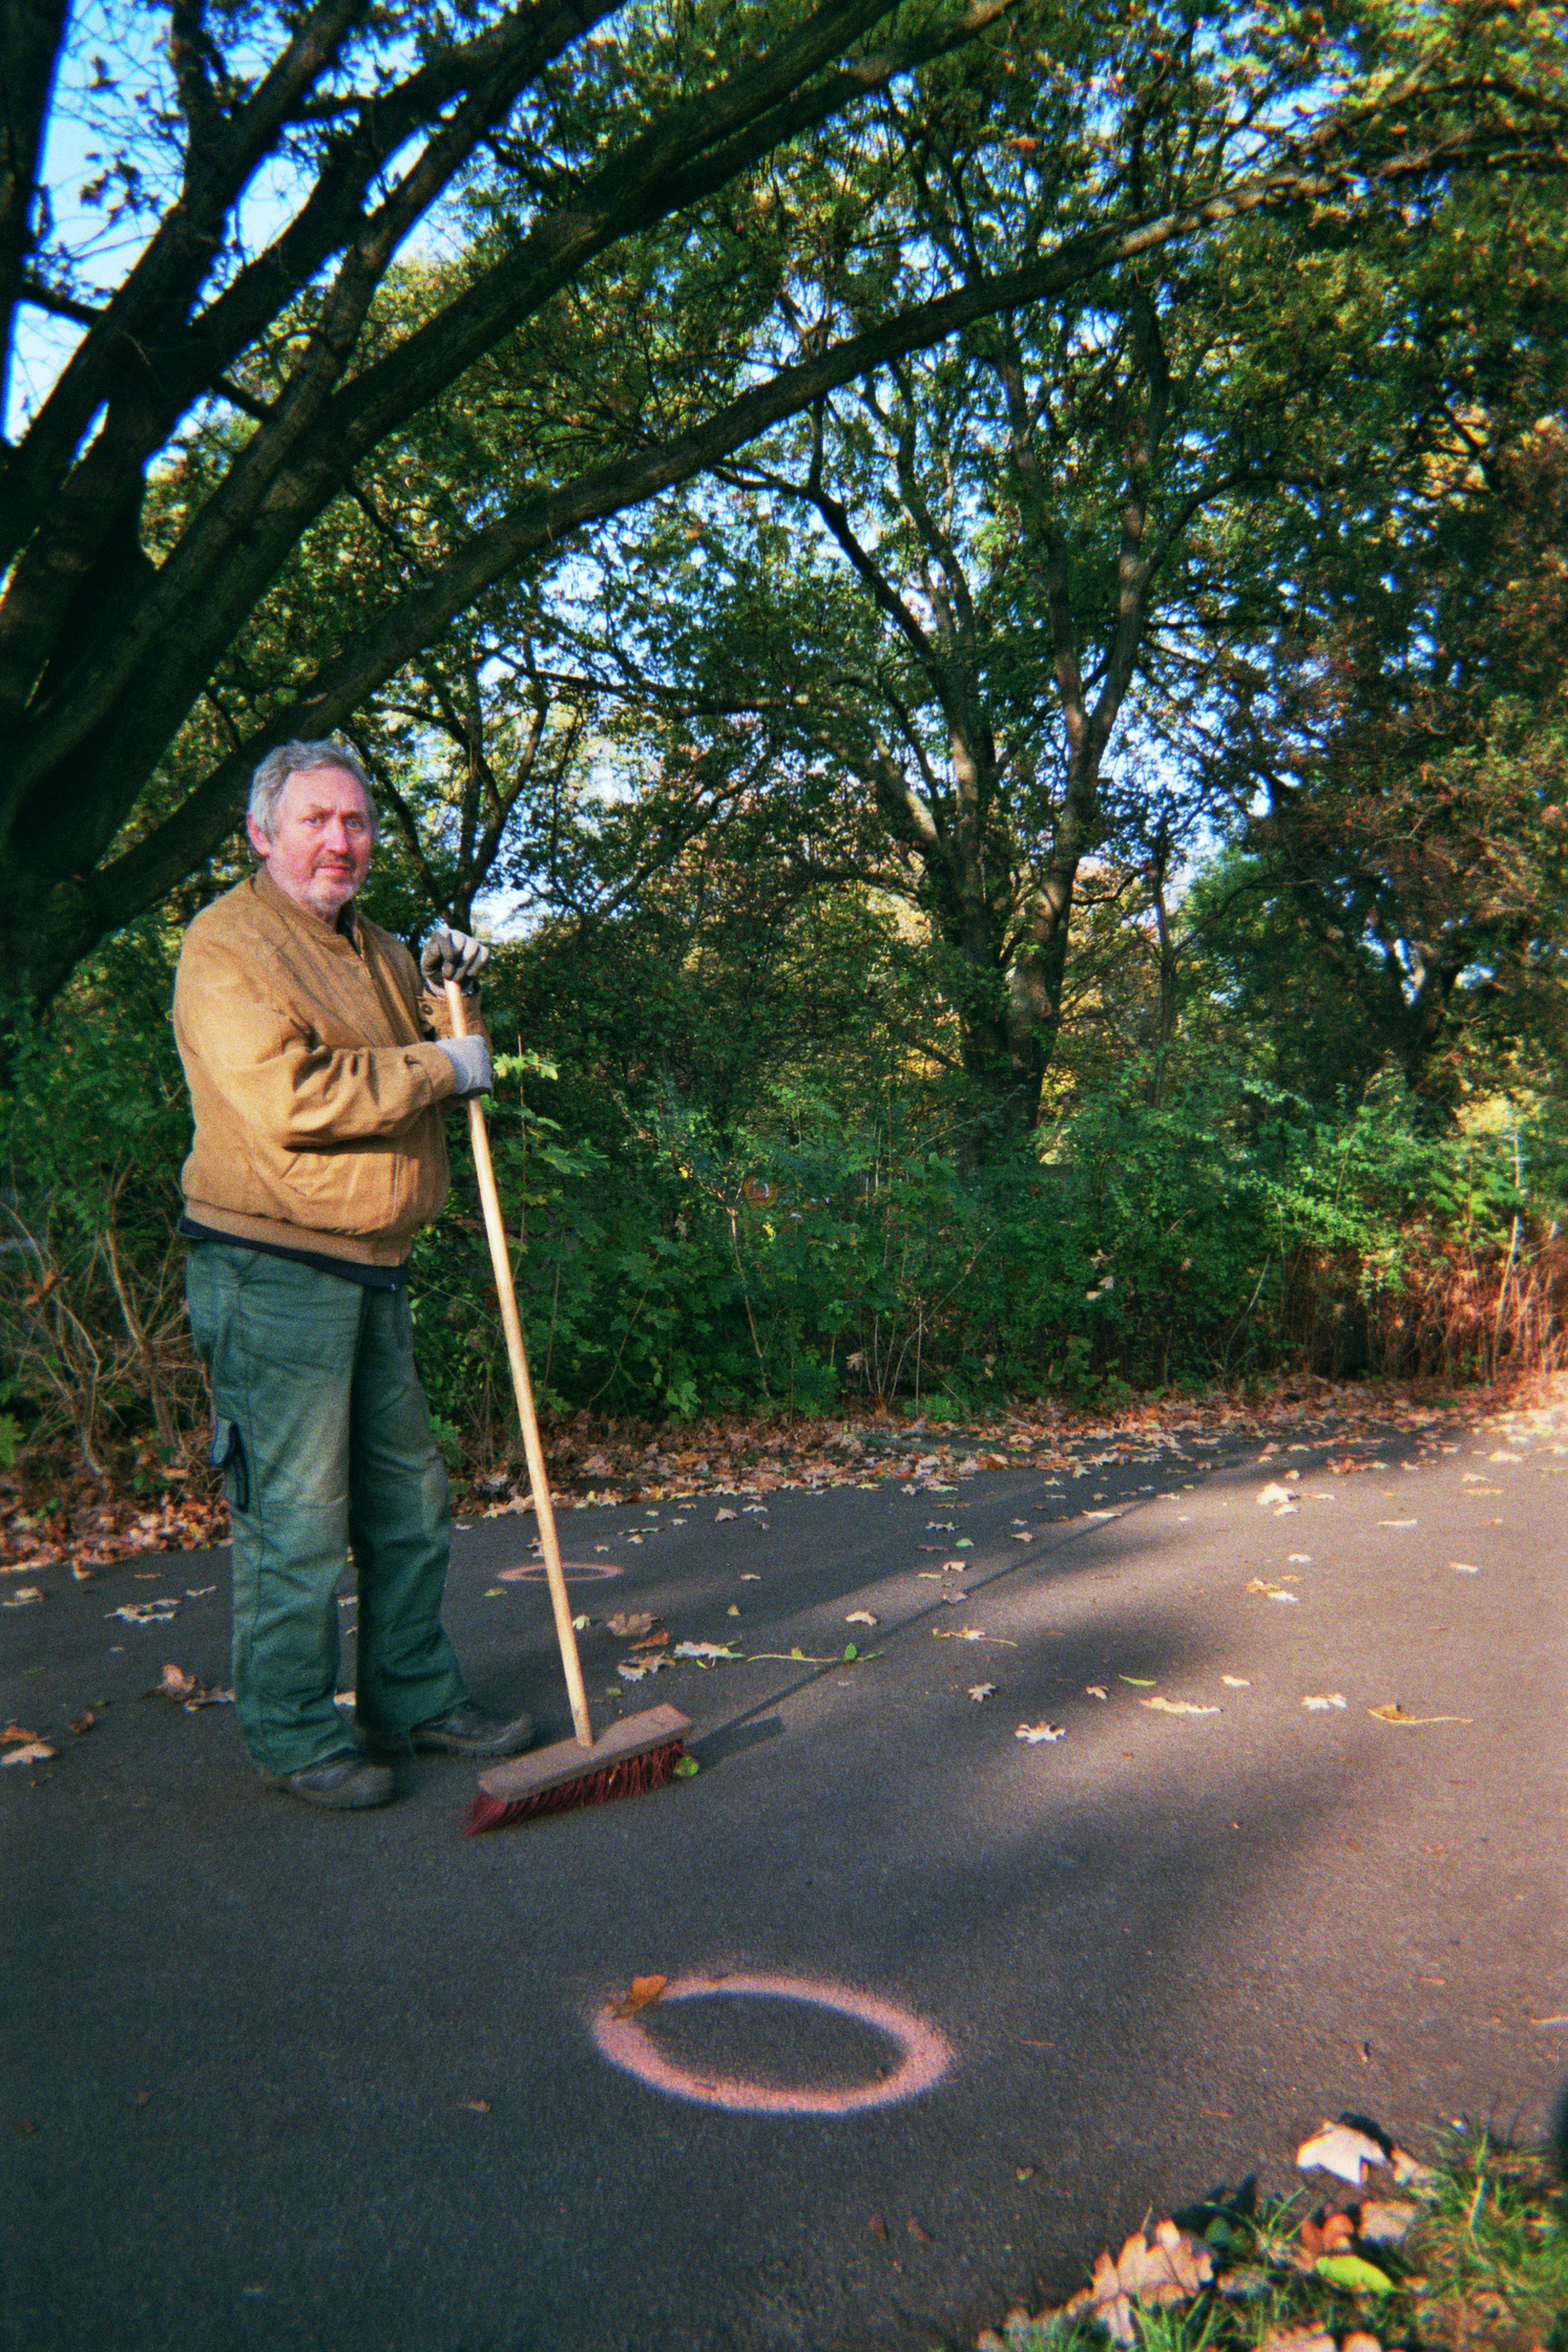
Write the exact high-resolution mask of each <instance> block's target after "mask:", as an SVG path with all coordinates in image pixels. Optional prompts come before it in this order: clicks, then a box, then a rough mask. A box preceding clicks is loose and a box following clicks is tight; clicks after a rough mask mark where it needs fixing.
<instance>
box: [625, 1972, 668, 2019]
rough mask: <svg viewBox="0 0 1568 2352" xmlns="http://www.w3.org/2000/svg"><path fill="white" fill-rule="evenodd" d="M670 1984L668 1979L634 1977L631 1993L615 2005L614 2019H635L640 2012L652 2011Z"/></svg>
mask: <svg viewBox="0 0 1568 2352" xmlns="http://www.w3.org/2000/svg"><path fill="white" fill-rule="evenodd" d="M668 1983H669V1979H668V1978H667V1977H633V1979H632V1981H631V1990H630V1992H628V1993H627V1994H626V1996H625V1998H624V1999H623V2000H619V2001H617V2002H616V2003H615V2006H614V2008H613V2011H612V2013H611V2014H612V2015H613V2016H614V2017H635V2016H636V2015H637V2014H638V2012H639V2010H642V2009H651V2008H652V2007H653V2005H654V2003H655V2001H657V2000H658V1998H659V1996H660V1994H661V1993H662V1991H663V1989H664V1986H665V1985H667V1984H668Z"/></svg>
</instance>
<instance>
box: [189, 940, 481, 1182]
mask: <svg viewBox="0 0 1568 2352" xmlns="http://www.w3.org/2000/svg"><path fill="white" fill-rule="evenodd" d="M283 998H284V992H283V991H282V990H281V989H278V988H274V987H270V986H269V984H268V977H267V975H266V973H265V972H261V973H259V972H258V969H257V964H256V959H255V957H254V956H240V955H237V954H236V953H235V952H234V951H233V949H232V948H230V947H229V946H227V945H226V944H225V943H223V942H222V941H221V940H209V939H203V938H201V937H199V936H198V937H194V938H189V939H187V941H186V945H185V950H184V953H183V954H182V956H180V959H179V971H178V975H177V977H176V980H175V983H174V1031H175V1036H176V1038H177V1040H178V1044H179V1050H180V1054H181V1057H182V1059H183V1060H184V1062H185V1066H186V1070H187V1072H188V1073H189V1075H190V1077H191V1079H192V1082H193V1085H192V1092H193V1093H194V1092H195V1091H196V1086H195V1082H196V1080H197V1079H198V1077H199V1079H200V1080H201V1081H202V1082H203V1083H204V1085H205V1088H206V1089H207V1090H209V1091H210V1092H211V1094H212V1095H215V1096H217V1097H218V1098H219V1099H220V1100H221V1101H222V1102H223V1103H225V1104H226V1105H227V1106H228V1108H229V1110H230V1111H231V1112H232V1114H233V1116H234V1117H235V1118H236V1119H237V1120H238V1121H239V1122H240V1123H241V1125H242V1126H243V1127H247V1128H250V1129H251V1130H252V1131H260V1132H261V1133H262V1134H263V1135H265V1136H266V1137H267V1138H268V1139H269V1140H270V1142H271V1143H272V1144H273V1145H274V1146H279V1147H281V1148H282V1149H283V1150H284V1151H289V1152H311V1151H324V1150H327V1149H329V1148H330V1147H332V1146H333V1145H337V1144H346V1143H364V1142H369V1141H371V1140H373V1139H374V1138H376V1137H391V1136H396V1135H401V1134H402V1133H403V1131H404V1130H405V1128H407V1127H409V1126H411V1125H412V1124H413V1122H414V1121H415V1120H416V1119H417V1117H418V1116H419V1114H420V1112H421V1111H425V1110H428V1109H429V1108H430V1107H431V1105H432V1104H433V1103H440V1102H442V1101H444V1100H445V1099H446V1097H447V1096H449V1095H450V1094H451V1093H452V1092H453V1090H454V1088H455V1086H456V1084H457V1080H456V1076H455V1074H454V1072H453V1068H452V1064H451V1062H450V1061H449V1060H448V1059H447V1057H446V1055H445V1054H443V1053H442V1051H441V1049H440V1047H439V1046H436V1045H429V1044H425V1043H423V1042H420V1043H417V1044H414V1045H407V1046H327V1045H325V1044H322V1043H319V1042H316V1041H314V1040H313V1036H312V1032H311V1029H310V1026H309V1024H308V1022H307V1020H306V1018H305V1016H304V1014H303V1013H302V1012H301V1011H300V1010H299V1009H298V1008H297V1007H293V1006H290V1005H288V1004H287V1003H286V1002H284V1001H283Z"/></svg>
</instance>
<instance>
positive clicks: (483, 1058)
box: [435, 931, 491, 1103]
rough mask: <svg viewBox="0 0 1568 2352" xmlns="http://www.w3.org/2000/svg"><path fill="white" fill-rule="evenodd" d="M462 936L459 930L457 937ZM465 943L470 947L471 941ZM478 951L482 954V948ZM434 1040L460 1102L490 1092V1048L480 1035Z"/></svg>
mask: <svg viewBox="0 0 1568 2352" xmlns="http://www.w3.org/2000/svg"><path fill="white" fill-rule="evenodd" d="M462 936H463V934H462V932H461V931H460V932H459V933H458V937H459V938H460V939H461V938H462ZM467 944H468V945H469V946H470V947H471V946H472V945H473V942H472V941H471V940H470V941H469V942H468V943H467ZM479 953H480V955H481V956H482V955H483V954H484V950H483V949H482V948H481V949H480V951H479ZM435 1042H436V1044H437V1045H438V1046H439V1047H440V1049H441V1051H442V1053H443V1054H445V1055H446V1057H447V1059H448V1061H450V1062H451V1064H452V1068H453V1073H454V1075H455V1076H456V1078H457V1081H458V1084H457V1099H458V1101H459V1102H460V1103H466V1102H467V1100H468V1098H469V1096H470V1095H487V1094H488V1093H489V1092H490V1087H491V1077H490V1049H489V1047H488V1046H487V1045H486V1044H485V1041H484V1039H483V1038H482V1037H438V1038H437V1039H436V1041H435Z"/></svg>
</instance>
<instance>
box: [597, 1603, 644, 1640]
mask: <svg viewBox="0 0 1568 2352" xmlns="http://www.w3.org/2000/svg"><path fill="white" fill-rule="evenodd" d="M606 1623H607V1624H608V1626H609V1628H610V1631H611V1632H612V1633H613V1634H614V1635H616V1636H617V1637H618V1639H619V1640H620V1641H622V1642H628V1641H636V1640H637V1639H638V1637H639V1636H641V1635H643V1634H651V1633H652V1632H653V1630H654V1613H653V1611H652V1609H617V1610H616V1611H615V1614H614V1615H613V1617H610V1618H607V1619H606Z"/></svg>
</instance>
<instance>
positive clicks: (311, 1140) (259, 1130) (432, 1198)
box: [174, 866, 456, 1265]
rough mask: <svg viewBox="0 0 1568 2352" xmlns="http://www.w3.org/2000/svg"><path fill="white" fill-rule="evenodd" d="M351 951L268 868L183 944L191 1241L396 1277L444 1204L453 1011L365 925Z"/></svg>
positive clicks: (178, 1002)
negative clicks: (194, 1231)
mask: <svg viewBox="0 0 1568 2352" xmlns="http://www.w3.org/2000/svg"><path fill="white" fill-rule="evenodd" d="M355 920H356V930H357V936H358V941H359V948H358V950H357V949H356V946H355V944H354V942H353V941H351V940H349V939H346V938H345V937H344V936H343V934H342V933H341V932H340V931H335V930H333V929H331V928H330V927H329V926H328V925H327V924H326V923H324V922H321V921H319V919H318V918H317V917H316V916H315V915H313V914H311V913H310V912H309V911H308V910H307V909H306V908H305V907H296V906H295V904H294V902H293V901H292V900H291V899H289V898H287V897H285V895H284V894H283V892H282V891H280V890H279V889H278V887H277V885H276V883H275V882H274V881H273V880H272V878H271V876H270V874H269V873H268V871H267V869H266V867H265V866H262V867H260V868H259V869H258V870H257V872H256V873H254V874H253V875H251V876H250V878H249V880H247V881H244V882H241V883H240V884H239V885H238V886H237V888H235V889H233V890H230V891H227V892H225V893H224V895H223V897H222V898H221V899H216V900H215V901H214V902H213V904H212V905H211V906H210V907H203V909H202V911H201V913H200V914H199V915H198V916H197V917H196V920H195V921H194V922H193V923H192V924H191V927H190V929H189V930H188V931H187V932H186V934H185V944H184V947H183V949H182V950H181V952H180V958H179V970H178V973H177V975H176V977H175V981H174V1035H175V1038H176V1040H177V1042H178V1045H179V1054H180V1059H181V1060H182V1061H183V1063H184V1065H185V1079H186V1083H187V1085H188V1086H189V1088H190V1099H191V1103H192V1106H193V1108H194V1110H195V1113H196V1141H195V1144H194V1147H193V1148H192V1151H191V1154H190V1157H189V1158H188V1159H187V1160H186V1162H185V1166H184V1170H183V1172H182V1175H181V1183H182V1185H183V1187H184V1192H185V1206H186V1209H187V1212H188V1213H189V1215H190V1216H191V1217H192V1218H193V1219H194V1221H195V1222H196V1223H197V1224H199V1225H210V1226H212V1227H213V1228H214V1229H215V1230H216V1231H218V1232H220V1233H231V1234H233V1235H234V1237H235V1239H236V1240H238V1241H249V1242H270V1243H272V1244H274V1245H275V1246H277V1247H280V1248H283V1249H295V1250H314V1251H317V1252H319V1253H320V1254H324V1255H326V1256H329V1257H344V1258H354V1259H357V1260H359V1261H360V1262H361V1263H364V1264H368V1265H398V1264H400V1263H401V1262H402V1260H403V1259H404V1258H405V1257H407V1255H408V1253H409V1242H410V1238H411V1237H412V1235H413V1234H414V1232H415V1231H416V1229H417V1227H418V1226H420V1225H423V1224H426V1223H427V1222H428V1221H429V1219H430V1218H431V1217H433V1216H434V1215H435V1212H436V1210H437V1209H438V1208H439V1207H440V1205H441V1203H442V1201H444V1200H445V1199H446V1194H447V1183H448V1170H447V1144H446V1134H445V1122H444V1120H443V1117H442V1113H441V1111H440V1109H439V1108H438V1107H437V1106H438V1104H440V1103H442V1102H444V1101H445V1100H446V1099H447V1097H448V1096H450V1095H451V1094H452V1092H453V1089H454V1087H455V1085H456V1079H455V1077H454V1074H453V1069H452V1064H451V1063H450V1061H448V1059H447V1057H446V1055H445V1054H443V1053H442V1051H441V1049H440V1047H439V1046H437V1045H432V1044H430V1043H429V1042H428V1039H429V1036H430V1033H431V1032H432V1031H434V1032H435V1033H437V1034H439V1035H446V1036H450V1035H451V1023H450V1020H449V1019H448V1017H447V1008H446V1005H445V1002H444V1000H438V999H436V998H432V997H422V996H421V992H420V985H419V977H418V973H417V969H416V967H415V962H414V958H413V956H411V955H410V954H409V952H408V950H407V948H405V947H403V946H402V945H401V944H400V943H399V942H398V941H397V940H395V939H393V938H392V937H391V936H390V934H389V933H387V932H385V931H382V930H380V929H378V928H377V926H376V925H375V924H374V923H370V922H367V921H366V920H365V918H364V916H363V915H359V914H358V913H357V914H356V918H355Z"/></svg>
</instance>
